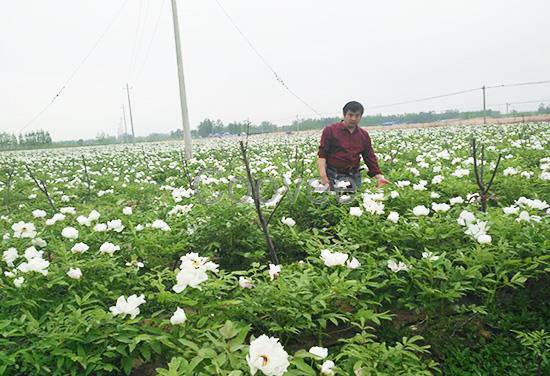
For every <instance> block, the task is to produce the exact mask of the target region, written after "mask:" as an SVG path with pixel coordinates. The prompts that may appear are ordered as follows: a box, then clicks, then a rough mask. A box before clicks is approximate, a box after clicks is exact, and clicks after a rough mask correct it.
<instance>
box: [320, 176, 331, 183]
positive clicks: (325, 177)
mask: <svg viewBox="0 0 550 376" xmlns="http://www.w3.org/2000/svg"><path fill="white" fill-rule="evenodd" d="M329 183H330V180H329V179H328V176H327V175H321V184H323V185H328V184H329Z"/></svg>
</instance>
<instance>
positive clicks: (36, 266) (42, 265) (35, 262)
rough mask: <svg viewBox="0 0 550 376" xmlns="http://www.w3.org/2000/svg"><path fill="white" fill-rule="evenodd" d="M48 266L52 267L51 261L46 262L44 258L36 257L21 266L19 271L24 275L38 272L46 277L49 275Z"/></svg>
mask: <svg viewBox="0 0 550 376" xmlns="http://www.w3.org/2000/svg"><path fill="white" fill-rule="evenodd" d="M48 266H50V262H49V261H46V260H44V259H43V258H42V257H34V258H31V259H30V260H28V261H27V262H23V263H21V264H19V266H18V267H17V269H18V270H20V271H21V272H23V273H28V272H36V273H40V274H42V275H44V276H46V275H48Z"/></svg>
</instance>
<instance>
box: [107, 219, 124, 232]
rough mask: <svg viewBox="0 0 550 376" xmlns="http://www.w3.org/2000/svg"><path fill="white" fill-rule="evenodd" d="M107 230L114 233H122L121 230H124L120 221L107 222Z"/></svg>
mask: <svg viewBox="0 0 550 376" xmlns="http://www.w3.org/2000/svg"><path fill="white" fill-rule="evenodd" d="M107 228H108V229H109V230H112V231H115V232H122V230H124V225H123V224H122V221H121V220H120V219H113V220H112V221H108V222H107Z"/></svg>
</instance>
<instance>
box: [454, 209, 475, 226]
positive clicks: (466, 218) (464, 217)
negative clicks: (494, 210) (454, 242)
mask: <svg viewBox="0 0 550 376" xmlns="http://www.w3.org/2000/svg"><path fill="white" fill-rule="evenodd" d="M475 220H476V217H475V215H474V213H471V212H469V211H468V210H463V211H462V212H461V213H460V215H459V216H458V219H457V220H456V221H457V222H458V224H459V225H461V226H467V225H468V224H470V223H472V222H474V221H475Z"/></svg>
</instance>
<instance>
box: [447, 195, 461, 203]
mask: <svg viewBox="0 0 550 376" xmlns="http://www.w3.org/2000/svg"><path fill="white" fill-rule="evenodd" d="M462 203H464V199H463V198H462V197H460V196H456V197H451V198H450V199H449V204H451V205H456V204H462Z"/></svg>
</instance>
